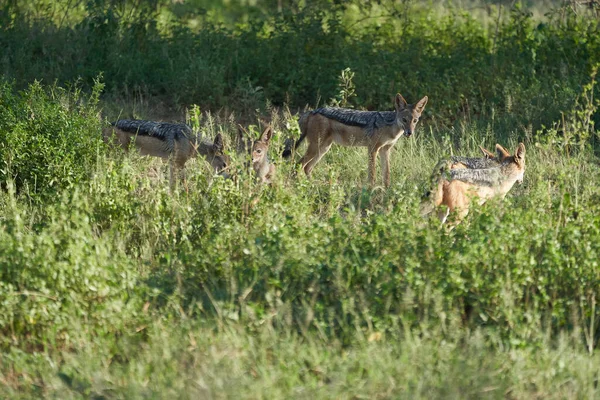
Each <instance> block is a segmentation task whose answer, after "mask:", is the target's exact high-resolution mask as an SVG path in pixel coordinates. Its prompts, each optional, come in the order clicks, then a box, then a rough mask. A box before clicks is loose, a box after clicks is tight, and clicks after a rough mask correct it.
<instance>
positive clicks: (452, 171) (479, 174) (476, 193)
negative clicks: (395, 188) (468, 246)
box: [421, 143, 525, 223]
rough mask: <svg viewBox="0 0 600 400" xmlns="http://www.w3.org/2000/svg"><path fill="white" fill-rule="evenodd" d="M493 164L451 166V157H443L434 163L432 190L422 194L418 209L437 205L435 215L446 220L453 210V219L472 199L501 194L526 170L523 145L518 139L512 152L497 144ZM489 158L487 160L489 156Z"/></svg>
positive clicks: (427, 209)
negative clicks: (516, 145) (472, 167)
mask: <svg viewBox="0 0 600 400" xmlns="http://www.w3.org/2000/svg"><path fill="white" fill-rule="evenodd" d="M496 151H497V153H498V158H497V160H494V161H493V162H494V163H496V165H492V166H491V167H489V166H485V167H484V168H480V169H469V168H464V167H462V168H461V167H459V168H453V167H452V166H453V164H454V163H453V161H452V160H442V161H440V162H438V164H437V165H436V166H435V168H434V171H433V174H432V176H431V184H432V190H431V191H429V192H428V193H426V194H425V196H424V198H423V200H422V202H421V213H422V215H427V214H429V213H431V212H432V211H433V210H434V209H436V208H438V207H439V206H441V205H443V206H446V207H445V208H443V209H438V218H439V219H440V221H441V222H442V223H444V222H446V220H447V218H448V215H449V214H450V213H451V212H453V211H456V214H455V221H454V222H455V223H458V222H460V221H461V220H462V219H463V218H464V217H465V216H466V215H467V214H468V213H469V206H470V203H471V200H472V199H477V201H478V203H479V204H480V205H481V204H484V203H485V202H486V201H487V200H489V199H490V198H492V197H500V198H504V196H506V194H507V193H508V191H509V190H510V189H511V188H512V187H513V185H514V184H515V182H517V181H518V182H522V181H523V175H524V173H525V145H524V144H523V143H519V147H517V150H516V151H515V155H514V156H511V155H510V153H509V152H508V151H507V150H506V149H505V148H504V147H502V146H500V145H499V144H497V145H496ZM488 161H489V160H488Z"/></svg>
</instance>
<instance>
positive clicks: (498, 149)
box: [496, 143, 510, 161]
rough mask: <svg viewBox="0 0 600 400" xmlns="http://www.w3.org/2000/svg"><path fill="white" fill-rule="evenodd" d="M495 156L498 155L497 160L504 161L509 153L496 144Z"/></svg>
mask: <svg viewBox="0 0 600 400" xmlns="http://www.w3.org/2000/svg"><path fill="white" fill-rule="evenodd" d="M496 154H497V155H498V159H499V160H500V161H502V160H504V159H505V158H506V157H510V153H509V152H508V151H507V150H506V149H505V148H504V147H502V146H500V145H499V144H498V143H496Z"/></svg>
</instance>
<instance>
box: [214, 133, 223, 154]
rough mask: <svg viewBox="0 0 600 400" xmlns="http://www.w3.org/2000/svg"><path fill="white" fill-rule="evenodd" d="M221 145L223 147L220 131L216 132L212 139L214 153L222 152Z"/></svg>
mask: <svg viewBox="0 0 600 400" xmlns="http://www.w3.org/2000/svg"><path fill="white" fill-rule="evenodd" d="M223 147H225V146H224V145H223V136H222V135H221V133H217V136H215V140H214V141H213V149H214V151H215V153H222V152H223Z"/></svg>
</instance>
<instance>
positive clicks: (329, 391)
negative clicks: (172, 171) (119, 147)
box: [0, 0, 600, 399]
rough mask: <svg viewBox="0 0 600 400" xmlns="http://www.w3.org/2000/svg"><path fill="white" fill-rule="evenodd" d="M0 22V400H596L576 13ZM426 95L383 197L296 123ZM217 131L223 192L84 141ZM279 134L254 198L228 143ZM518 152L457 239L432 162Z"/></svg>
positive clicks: (592, 132)
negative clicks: (139, 128) (172, 180)
mask: <svg viewBox="0 0 600 400" xmlns="http://www.w3.org/2000/svg"><path fill="white" fill-rule="evenodd" d="M1 7H2V14H0V46H1V48H2V49H4V51H3V53H2V55H1V56H0V68H1V69H2V72H3V75H4V76H3V78H2V82H1V84H0V135H1V140H0V160H1V164H0V181H1V183H2V191H1V192H0V207H1V212H0V221H1V222H0V350H1V351H2V357H0V395H1V396H2V397H10V398H31V397H49V398H56V397H59V398H81V397H83V398H148V397H150V398H164V397H168V396H175V397H177V398H198V397H201V398H222V397H234V398H240V397H247V398H257V397H268V398H290V397H292V398H297V397H299V398H307V397H315V396H318V397H326V398H329V397H334V398H337V397H341V398H350V397H353V398H377V397H379V398H388V397H407V398H438V397H450V398H527V399H529V398H532V397H539V398H582V397H583V398H594V397H598V388H597V383H598V379H599V376H600V359H599V358H598V353H597V350H596V347H597V342H598V339H600V330H599V328H598V326H599V321H598V320H599V319H600V311H599V307H598V306H597V304H596V302H597V299H598V298H599V297H600V289H599V288H600V267H599V259H600V202H599V200H600V191H599V190H598V187H599V186H598V185H599V184H600V178H599V177H600V174H599V172H600V168H599V165H598V158H597V157H598V151H599V150H600V148H599V146H598V124H599V123H600V116H599V114H598V112H597V110H598V104H599V102H598V100H597V99H598V98H599V97H598V96H599V94H600V93H598V88H597V86H596V84H595V78H596V74H597V70H598V66H599V65H600V34H599V33H600V32H598V28H599V19H598V16H597V13H596V12H597V9H594V8H591V9H584V8H582V7H579V6H577V5H576V4H575V3H574V2H573V3H571V2H564V3H563V2H561V3H552V2H548V3H544V4H543V5H541V4H540V3H536V5H535V6H534V5H532V4H528V3H526V2H523V3H520V2H493V3H491V2H490V3H488V2H465V3H458V4H456V3H454V4H451V3H441V4H437V3H436V4H435V5H434V4H433V3H428V2H420V1H402V2H393V1H385V0H383V1H378V2H372V3H365V2H359V1H356V2H353V1H350V2H343V4H338V2H330V1H326V0H321V1H314V2H308V1H307V2H297V1H287V0H286V1H284V0H279V1H258V0H257V1H255V2H252V1H249V2H244V1H241V0H240V1H231V2H227V3H214V2H209V1H200V0H198V1H187V2H168V1H158V0H157V1H146V2H129V1H109V0H95V1H85V2H84V1H76V0H75V1H67V0H65V1H58V2H54V1H53V2H49V1H43V0H35V1H34V0H30V1H8V2H5V3H3V4H2V6H1ZM398 91H400V92H401V93H402V94H403V95H404V96H405V97H406V98H407V99H408V100H409V101H413V102H414V101H415V100H417V99H418V98H420V97H421V96H423V95H425V94H427V95H428V96H429V98H430V102H429V104H428V105H427V109H426V113H425V118H423V119H422V122H421V123H420V126H419V127H418V134H417V135H416V137H413V138H411V139H408V140H402V141H400V142H399V143H398V144H397V145H396V150H394V154H393V156H392V161H393V165H392V180H393V184H392V187H391V188H389V189H387V190H384V189H383V188H381V187H376V188H373V189H371V188H368V187H367V186H366V164H367V163H366V154H365V152H364V149H359V148H344V149H341V148H333V149H332V151H331V152H330V153H329V154H328V155H327V157H325V159H324V160H323V161H322V162H321V163H320V164H319V165H318V167H317V168H316V169H315V171H314V176H313V177H312V178H311V179H306V178H305V177H304V176H303V175H302V174H298V175H297V176H296V174H295V172H296V171H295V168H296V167H295V165H294V164H293V163H291V162H286V161H284V160H281V159H280V158H279V156H278V154H280V149H281V147H282V144H283V141H284V140H285V138H287V137H289V136H292V137H297V136H298V134H299V131H298V126H297V118H296V111H298V110H299V109H302V108H304V107H305V106H306V105H309V106H311V107H312V106H316V105H319V104H323V103H330V104H340V105H343V106H346V107H355V108H366V109H391V107H392V105H391V104H392V99H393V96H394V94H395V93H396V92H398ZM123 116H125V117H132V116H133V117H139V118H155V119H174V120H183V119H187V121H188V122H189V123H190V124H192V125H193V126H194V128H195V129H197V130H200V131H201V132H203V133H204V134H206V135H208V136H214V135H215V134H216V133H217V132H222V133H224V134H225V135H226V138H227V139H228V145H229V149H230V153H231V155H232V156H233V157H234V159H235V163H234V170H235V171H236V172H237V174H236V177H235V178H234V179H232V180H224V179H222V178H220V177H213V176H212V175H211V174H210V173H209V171H208V168H207V167H206V165H205V163H204V162H203V161H202V160H196V161H194V162H191V163H190V164H188V166H187V168H188V174H187V175H188V190H187V191H185V190H176V191H174V192H170V191H169V189H168V178H167V176H166V174H165V166H164V165H163V164H162V163H161V162H160V161H158V160H152V159H148V158H144V157H139V156H137V155H135V154H130V155H124V154H122V153H121V152H119V151H116V150H113V149H108V148H106V147H105V146H104V144H103V143H102V141H101V140H100V137H101V136H100V130H101V128H102V126H103V124H104V123H105V122H106V120H107V119H109V120H111V119H116V118H119V117H123ZM260 120H269V121H271V122H272V123H273V124H274V126H275V127H276V133H277V135H276V137H275V139H274V141H275V144H274V147H275V148H274V149H272V153H271V157H272V159H274V160H275V162H276V163H277V165H278V174H277V180H276V182H275V184H274V185H272V186H269V187H265V186H260V185H257V184H255V182H254V181H253V179H252V177H251V176H250V175H249V173H248V172H247V171H245V169H244V156H243V155H237V156H236V155H235V154H234V149H235V145H234V139H235V137H236V134H237V133H236V132H237V130H236V124H237V123H238V122H241V123H242V124H244V125H251V126H250V130H251V131H252V132H254V133H256V134H258V131H259V130H260V127H259V126H258V125H260V123H259V121H260ZM496 142H498V143H501V144H503V145H505V146H506V147H509V148H511V149H514V148H515V147H516V144H517V143H518V142H524V143H525V144H526V147H527V156H526V162H527V171H526V174H525V183H524V184H523V185H521V186H518V187H515V188H513V190H512V191H511V193H510V194H509V196H508V197H507V198H506V199H505V200H504V201H502V202H500V201H498V202H492V203H490V204H488V205H486V206H485V207H483V208H479V209H477V208H476V209H474V210H473V212H472V213H471V215H470V216H469V217H468V218H467V220H466V221H465V222H464V223H463V224H461V225H460V226H459V227H458V228H457V229H455V230H454V231H452V232H449V233H448V232H445V231H444V230H443V229H440V227H439V226H438V224H437V223H436V222H435V221H425V220H422V219H421V218H420V217H419V215H418V202H419V198H420V195H421V193H422V190H423V185H424V184H426V182H427V178H428V176H429V173H430V172H431V171H430V170H431V167H432V165H434V164H435V162H436V161H437V159H439V158H440V157H443V156H447V155H448V154H461V155H475V154H476V153H477V145H480V144H482V145H484V146H486V147H488V148H490V147H493V145H494V144H495V143H496Z"/></svg>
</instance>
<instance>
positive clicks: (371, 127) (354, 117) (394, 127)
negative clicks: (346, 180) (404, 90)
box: [283, 93, 428, 186]
mask: <svg viewBox="0 0 600 400" xmlns="http://www.w3.org/2000/svg"><path fill="white" fill-rule="evenodd" d="M427 100H428V98H427V96H425V97H423V98H422V99H421V100H419V101H418V102H417V103H416V104H414V105H412V104H408V103H407V102H406V100H404V97H402V95H400V93H398V94H397V95H396V100H395V107H396V110H395V111H356V110H349V109H345V108H333V107H324V108H318V109H316V110H313V111H310V112H307V113H305V114H303V115H302V116H301V117H300V120H299V124H300V130H301V132H302V134H301V135H300V138H299V139H298V141H297V142H296V144H295V145H294V148H298V145H299V144H300V143H301V142H302V141H303V140H304V139H305V138H306V139H308V149H307V150H306V154H305V155H304V157H302V159H301V160H300V163H301V164H302V168H303V169H304V172H305V173H306V175H310V172H311V170H312V169H313V168H314V166H315V165H316V164H317V163H318V162H319V160H320V159H321V158H322V157H323V156H324V155H325V153H327V152H328V151H329V149H330V148H331V145H332V144H333V143H334V142H335V143H337V144H339V145H342V146H365V147H367V148H368V151H369V183H370V184H371V185H374V184H375V160H376V159H377V154H380V157H381V171H382V175H383V183H384V184H385V186H389V185H390V149H391V148H392V146H394V144H395V143H396V142H397V141H398V139H400V137H401V136H403V135H404V136H406V137H410V136H411V135H412V134H413V132H414V131H415V127H416V125H417V122H418V121H419V118H420V117H421V113H422V112H423V109H424V108H425V105H426V104H427ZM289 155H291V149H286V151H284V153H283V156H284V157H288V156H289Z"/></svg>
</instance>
